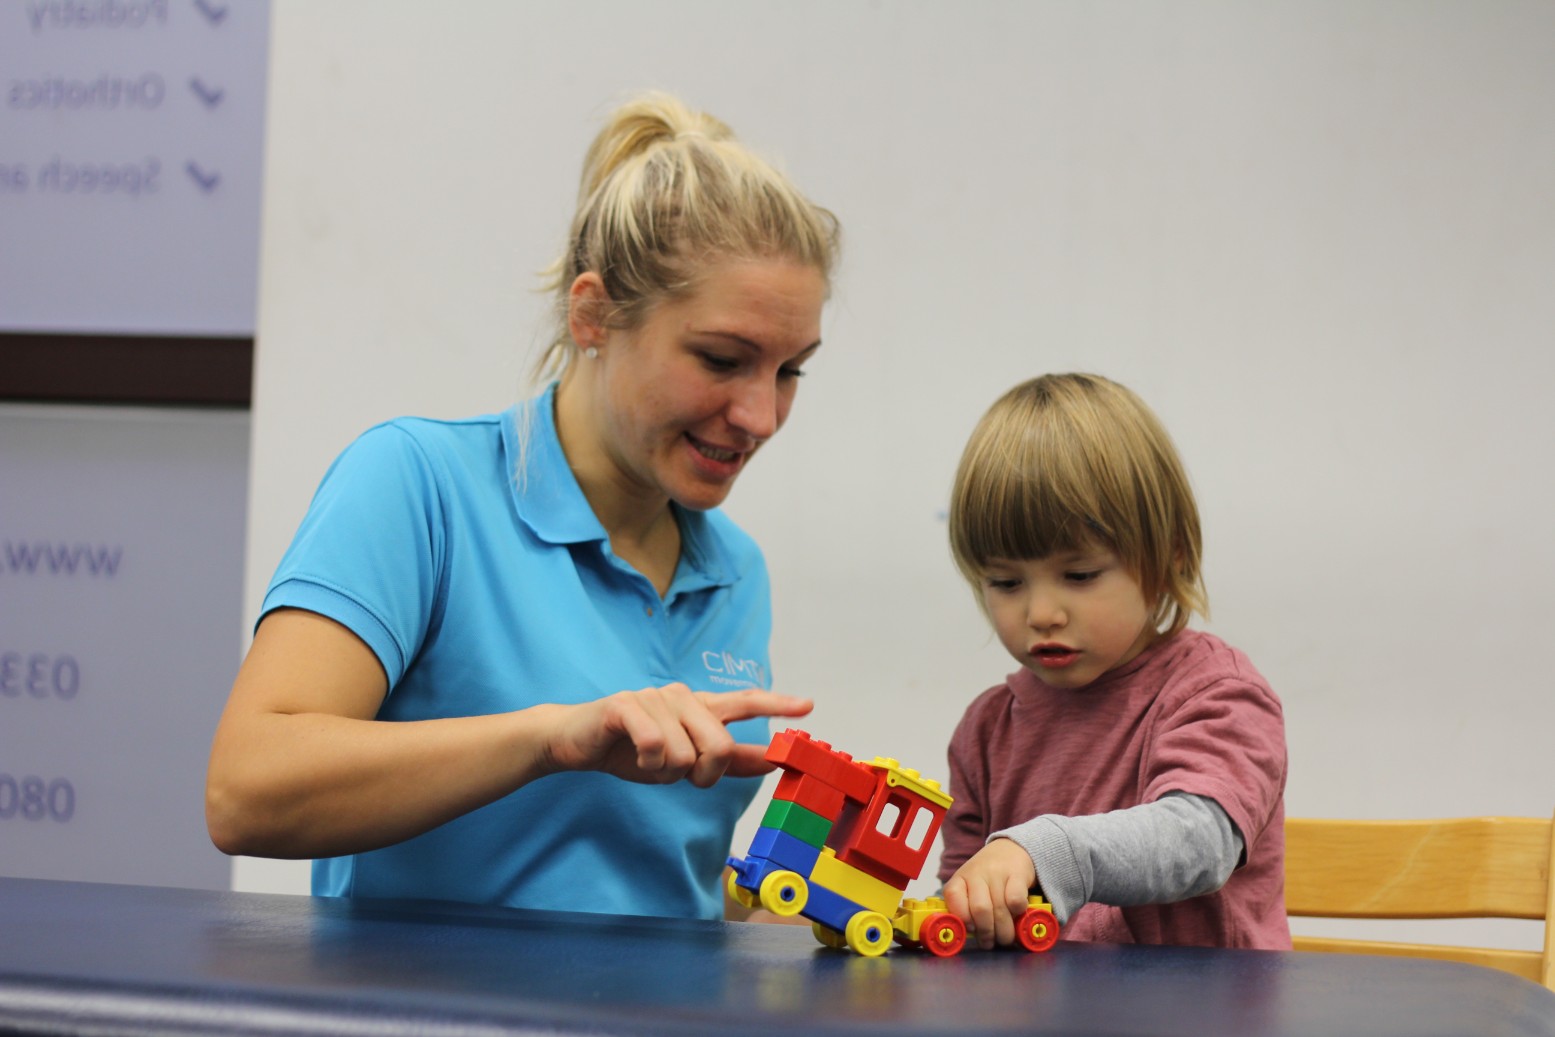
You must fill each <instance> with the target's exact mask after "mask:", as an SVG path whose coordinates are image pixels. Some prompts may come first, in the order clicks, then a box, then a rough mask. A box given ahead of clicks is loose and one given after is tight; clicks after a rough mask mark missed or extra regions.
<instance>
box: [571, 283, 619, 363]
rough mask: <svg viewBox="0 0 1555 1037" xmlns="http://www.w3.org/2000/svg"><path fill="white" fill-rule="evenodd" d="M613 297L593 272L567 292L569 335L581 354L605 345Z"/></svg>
mask: <svg viewBox="0 0 1555 1037" xmlns="http://www.w3.org/2000/svg"><path fill="white" fill-rule="evenodd" d="M609 311H610V295H609V293H607V292H606V291H605V282H604V281H603V280H602V279H601V278H600V276H599V275H598V274H596V273H594V272H593V271H592V270H590V271H586V272H584V273H581V274H579V275H578V276H577V278H576V279H575V280H574V281H573V282H572V287H571V288H570V289H568V290H567V331H568V333H569V334H570V335H571V336H572V341H573V342H575V343H577V346H578V348H579V349H581V350H590V349H599V348H600V347H601V346H603V345H604V344H605V336H606V331H607V328H606V317H607V315H608V314H609Z"/></svg>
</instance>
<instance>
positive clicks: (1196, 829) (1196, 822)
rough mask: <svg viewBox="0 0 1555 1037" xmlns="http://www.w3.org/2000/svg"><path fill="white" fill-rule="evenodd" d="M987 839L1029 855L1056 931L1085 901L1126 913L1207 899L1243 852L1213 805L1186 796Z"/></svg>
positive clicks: (1047, 817)
mask: <svg viewBox="0 0 1555 1037" xmlns="http://www.w3.org/2000/svg"><path fill="white" fill-rule="evenodd" d="M988 838H989V840H990V841H992V840H994V839H999V838H1004V839H1010V840H1012V841H1014V842H1015V843H1017V844H1018V845H1019V846H1020V847H1021V848H1022V849H1024V850H1025V851H1026V852H1027V853H1028V854H1030V855H1031V861H1032V863H1033V864H1034V865H1036V868H1037V884H1038V885H1040V886H1041V887H1042V894H1043V895H1044V896H1045V897H1047V899H1048V900H1049V901H1050V902H1051V903H1052V905H1053V913H1054V914H1055V915H1057V917H1058V921H1059V923H1060V924H1062V923H1064V922H1067V921H1069V919H1070V917H1071V916H1072V915H1073V914H1074V913H1075V912H1076V911H1078V910H1080V908H1082V907H1084V906H1085V905H1086V904H1088V903H1091V902H1092V901H1095V902H1097V903H1102V904H1112V905H1115V906H1118V907H1129V906H1132V905H1136V904H1170V903H1175V902H1176V901H1179V900H1187V899H1188V898H1190V897H1196V896H1201V895H1203V894H1205V893H1213V892H1214V891H1215V890H1217V889H1219V888H1220V887H1221V886H1224V885H1225V884H1226V880H1227V879H1229V878H1230V877H1231V872H1232V871H1233V870H1235V868H1236V866H1237V864H1238V863H1239V862H1240V861H1241V859H1242V849H1243V841H1242V835H1241V833H1240V832H1238V831H1237V830H1236V826H1235V825H1234V824H1232V823H1231V819H1230V818H1229V817H1227V816H1226V812H1225V810H1223V809H1222V808H1221V806H1220V804H1219V803H1216V802H1215V801H1214V800H1213V799H1210V798H1208V797H1206V796H1195V795H1191V794H1189V793H1186V792H1168V793H1167V794H1166V795H1164V796H1162V797H1161V798H1160V799H1158V800H1156V801H1155V802H1154V803H1145V804H1143V805H1141V806H1137V807H1129V808H1127V809H1126V810H1113V811H1110V812H1108V813H1105V814H1089V815H1086V816H1083V817H1063V816H1061V815H1058V814H1043V815H1042V816H1040V817H1036V818H1033V819H1032V820H1030V821H1027V822H1025V823H1024V824H1019V825H1016V826H1014V827H1013V828H1006V829H1004V830H1002V831H998V832H995V833H993V835H990V836H989V837H988Z"/></svg>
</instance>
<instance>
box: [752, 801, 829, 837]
mask: <svg viewBox="0 0 1555 1037" xmlns="http://www.w3.org/2000/svg"><path fill="white" fill-rule="evenodd" d="M761 824H762V826H763V827H765V828H776V829H777V830H778V831H780V832H786V833H787V834H789V835H791V836H793V837H794V838H795V839H799V840H802V841H804V842H807V843H809V844H810V845H811V846H815V847H821V846H825V845H826V837H827V836H828V835H830V834H831V822H830V821H828V820H827V819H826V818H824V817H822V816H821V815H820V814H817V813H816V812H815V811H813V810H806V809H805V808H804V807H802V806H800V805H799V804H798V803H793V802H790V801H788V800H786V799H774V800H773V801H772V804H771V805H770V806H768V807H767V812H766V814H765V815H763V816H762V819H761Z"/></svg>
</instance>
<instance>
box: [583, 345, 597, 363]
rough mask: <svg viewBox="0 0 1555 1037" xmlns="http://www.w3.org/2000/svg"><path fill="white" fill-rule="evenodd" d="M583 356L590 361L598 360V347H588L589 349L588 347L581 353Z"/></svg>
mask: <svg viewBox="0 0 1555 1037" xmlns="http://www.w3.org/2000/svg"><path fill="white" fill-rule="evenodd" d="M583 355H584V356H586V357H588V358H589V359H590V360H598V359H599V347H598V346H590V347H588V348H587V349H585V350H584V351H583Z"/></svg>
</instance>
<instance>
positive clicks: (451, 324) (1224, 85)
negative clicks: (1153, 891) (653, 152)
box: [237, 0, 1555, 889]
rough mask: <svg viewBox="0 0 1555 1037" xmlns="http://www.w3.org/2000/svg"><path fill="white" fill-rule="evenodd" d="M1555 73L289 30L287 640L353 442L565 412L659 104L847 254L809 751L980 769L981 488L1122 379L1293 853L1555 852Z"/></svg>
mask: <svg viewBox="0 0 1555 1037" xmlns="http://www.w3.org/2000/svg"><path fill="white" fill-rule="evenodd" d="M1551 38H1555V5H1550V4H1547V3H1541V2H1522V3H1518V2H1468V0H1464V2H1458V3H1448V2H1402V0H1400V2H1390V3H1338V2H1332V3H1326V2H1294V0H1284V2H1265V3H1260V4H1243V3H1237V2H1210V0H1176V2H1164V3H1156V4H1149V5H1144V4H1134V3H1116V2H1101V3H1088V4H1076V3H1039V2H1030V0H1019V2H1007V3H994V2H983V3H967V4H956V5H951V4H940V3H929V2H904V0H898V2H892V0H876V2H873V3H863V2H840V3H834V2H830V0H824V2H823V0H813V2H785V3H743V4H729V3H723V2H710V0H708V2H703V0H676V2H674V3H673V4H670V3H664V4H649V5H637V4H626V3H600V2H594V3H579V2H543V3H542V2H530V3H525V4H503V3H496V2H489V3H472V4H465V5H459V6H457V7H447V6H439V5H429V4H425V3H410V2H403V0H400V2H387V3H379V2H367V0H355V2H344V0H340V2H335V3H331V4H312V3H306V2H298V0H276V3H275V8H274V23H273V35H272V55H273V63H272V69H271V80H270V82H271V95H270V99H269V128H268V141H267V163H268V168H267V170H266V196H265V206H264V209H265V216H264V248H263V259H262V278H261V308H260V318H259V346H258V372H257V381H256V392H255V405H254V415H253V417H254V422H253V471H252V483H251V491H252V492H251V500H252V504H251V511H250V522H249V536H250V540H249V548H248V560H247V585H248V590H247V608H248V613H249V618H250V619H252V617H253V614H254V612H255V610H256V609H257V605H258V601H259V598H260V595H261V593H262V590H263V587H264V585H265V582H266V580H267V579H268V576H269V574H270V571H271V569H272V568H273V566H274V565H275V563H276V561H277V560H278V558H279V556H280V554H281V552H282V551H283V549H284V547H285V545H286V543H287V541H288V539H289V537H290V535H291V532H292V530H293V528H294V526H295V524H296V522H297V521H298V519H299V517H300V516H301V514H302V512H303V510H304V508H305V506H306V504H307V500H308V498H309V495H310V494H311V492H312V490H313V488H314V485H315V483H316V481H317V479H318V477H319V476H320V474H321V473H322V471H323V469H324V467H325V466H326V464H327V463H328V462H329V460H330V459H331V458H332V457H333V455H334V454H335V453H336V452H337V451H338V450H339V449H340V448H341V447H342V446H343V445H344V444H345V443H346V442H347V441H348V440H349V439H350V437H351V436H353V435H354V434H355V433H356V432H358V431H360V430H361V429H362V428H364V427H365V426H367V425H368V424H370V423H372V422H374V421H377V420H379V419H382V418H385V417H389V416H392V415H396V414H400V413H421V414H432V415H444V416H452V415H460V414H466V413H475V412H484V411H491V410H496V409H500V408H501V407H503V406H505V405H507V404H508V403H509V402H511V401H512V400H513V399H514V398H515V397H517V396H518V395H519V394H520V393H521V392H523V391H524V390H523V386H522V381H523V372H524V370H525V367H526V364H527V361H528V359H529V356H530V348H531V346H532V345H533V343H534V342H535V340H536V338H537V337H538V336H539V334H540V332H541V330H542V325H543V316H544V300H542V299H540V298H539V297H537V296H536V295H535V294H534V293H533V291H532V289H533V287H534V285H535V284H536V278H535V276H534V274H535V272H536V271H537V270H539V269H540V268H541V267H542V266H543V265H544V264H545V263H546V262H547V261H548V260H549V259H550V258H551V256H552V254H553V252H554V251H556V250H557V249H558V248H559V247H560V243H561V238H562V236H563V234H564V232H565V227H566V223H567V219H568V216H569V214H570V211H571V202H572V194H573V190H574V186H575V178H576V175H577V167H578V163H579V161H580V159H581V156H582V152H583V149H584V147H585V145H586V143H587V141H588V140H589V138H590V137H591V135H592V134H593V132H594V131H595V129H596V128H597V126H598V124H599V120H600V118H601V117H602V115H603V114H604V113H605V112H606V111H607V110H608V109H609V107H610V106H611V105H612V104H613V103H614V102H615V101H616V100H618V99H620V98H621V97H622V96H624V95H625V94H627V93H629V92H631V91H633V90H635V89H638V88H641V87H648V86H655V87H664V88H668V89H671V90H674V91H676V92H678V93H680V94H682V95H683V96H684V97H685V98H687V99H688V100H689V101H691V102H693V103H695V104H697V105H700V106H703V107H706V108H708V109H709V110H712V111H714V112H715V113H717V114H718V115H720V116H721V117H723V118H725V119H726V120H727V121H729V122H730V123H731V124H732V125H733V126H734V127H735V128H736V129H737V130H738V131H739V132H740V133H741V135H742V136H743V137H744V138H745V139H747V140H748V141H750V142H751V143H753V144H755V145H756V146H757V147H758V148H759V149H760V150H762V151H764V152H765V153H767V154H769V155H770V156H772V157H774V158H776V159H778V160H779V161H780V162H781V163H782V164H783V165H784V166H786V167H787V168H788V169H789V170H790V171H791V172H792V173H793V175H794V176H795V178H796V180H797V181H798V182H799V183H800V184H801V185H803V186H804V187H805V188H806V189H807V190H808V191H809V193H810V194H811V195H812V196H813V197H814V198H816V199H817V200H818V201H820V202H822V203H823V204H826V205H828V206H830V207H831V208H833V209H834V210H835V211H836V212H837V213H838V214H839V216H840V217H841V219H842V221H843V224H844V227H845V231H846V234H847V242H846V257H845V262H844V268H843V270H842V272H841V275H840V277H839V279H838V282H837V287H836V293H835V297H834V301H833V304H832V305H831V307H830V309H829V311H828V315H827V318H826V323H825V327H824V335H825V340H826V347H825V349H824V350H823V355H822V356H820V357H818V358H817V361H816V363H814V364H813V365H812V367H811V375H810V377H808V378H807V379H806V380H805V385H804V388H803V392H802V393H801V399H800V401H799V403H798V406H797V407H796V410H795V413H794V416H793V418H792V421H791V423H790V425H789V426H788V427H787V429H785V431H784V432H783V434H782V436H780V437H779V438H778V439H777V440H776V441H775V442H774V443H773V445H772V446H771V447H769V448H768V449H767V450H766V451H764V452H763V456H762V458H761V460H760V462H759V463H758V464H757V465H756V466H755V468H754V469H753V470H752V471H751V472H750V473H748V474H747V475H746V476H745V478H744V480H743V481H742V484H741V485H740V487H739V488H738V489H737V490H736V492H735V494H734V496H733V497H732V498H731V502H730V505H729V510H730V511H731V512H732V513H733V514H734V515H735V516H736V517H737V518H738V519H739V520H740V521H741V522H743V523H744V524H745V525H746V526H747V528H749V529H751V530H752V531H753V532H754V533H755V534H756V535H757V536H758V538H759V539H760V540H761V542H762V543H763V545H764V546H765V548H766V550H767V553H768V558H769V561H770V563H771V566H772V570H773V575H774V582H775V586H776V595H777V600H776V609H777V612H776V635H775V642H774V646H773V651H774V664H775V669H776V673H777V677H778V686H779V687H780V688H781V689H782V690H787V691H791V692H799V693H803V694H807V695H813V696H815V698H816V699H817V702H818V705H817V708H816V711H815V713H814V715H813V716H812V718H810V720H809V721H808V722H807V726H808V727H809V729H810V730H811V731H813V732H814V733H816V734H817V735H818V736H819V737H824V738H827V739H829V740H831V741H832V742H834V743H836V744H837V745H838V746H839V747H842V748H846V749H849V750H850V751H852V752H854V753H855V754H858V755H864V756H869V755H873V754H876V753H879V754H886V755H892V756H896V757H899V758H901V759H902V760H903V761H904V762H905V763H907V764H908V765H910V766H917V767H919V768H920V769H922V770H924V771H925V772H926V773H928V774H930V775H935V774H940V775H942V774H943V772H944V767H945V765H944V748H945V743H946V740H947V737H948V735H949V732H950V729H951V727H952V725H953V724H954V723H955V720H956V718H957V717H958V716H959V714H960V712H961V709H962V707H963V705H964V704H965V703H966V702H967V701H968V700H969V699H970V698H971V697H972V696H973V695H975V694H976V693H977V692H979V691H981V690H982V689H983V688H985V687H986V686H988V685H990V684H992V683H994V682H996V681H997V680H999V679H1000V678H1001V676H1002V675H1003V674H1004V673H1005V672H1007V671H1008V670H1009V669H1011V668H1012V667H1013V663H1012V662H1011V661H1010V660H1009V659H1007V658H1006V657H1005V656H1004V655H1003V654H1002V652H1001V651H1000V650H999V649H998V647H997V645H996V644H995V643H993V642H991V641H990V639H989V637H988V636H987V634H986V632H985V630H984V627H983V625H982V621H981V620H980V618H979V617H978V615H977V612H976V610H975V608H974V607H973V605H972V602H971V599H970V596H969V594H968V593H967V591H966V590H965V589H964V588H963V587H962V586H961V585H960V584H959V583H958V578H957V577H956V575H955V573H954V571H953V569H952V566H951V564H950V562H949V559H948V555H947V551H946V548H945V528H944V517H943V509H944V507H945V500H946V494H947V487H948V483H949V479H950V475H951V471H952V468H953V466H954V463H955V460H956V457H957V456H958V454H959V450H960V446H961V444H962V442H963V440H964V437H965V436H966V434H967V432H968V431H969V430H970V428H971V426H972V425H973V423H974V422H975V421H976V419H977V417H978V416H979V415H980V413H981V412H982V410H983V408H985V407H986V406H987V405H988V403H990V402H991V401H992V399H993V398H994V397H995V396H996V395H997V394H998V393H999V392H1000V391H1002V390H1003V389H1004V388H1006V387H1007V386H1009V385H1010V384H1012V383H1014V382H1015V381H1017V380H1020V379H1023V378H1025V377H1028V376H1031V375H1034V374H1037V373H1040V372H1042V371H1046V370H1060V369H1087V370H1094V371H1099V372H1102V373H1105V374H1108V375H1110V376H1112V377H1115V378H1117V379H1119V380H1121V381H1123V382H1125V383H1126V384H1129V385H1130V386H1132V387H1134V388H1135V389H1137V390H1138V391H1139V392H1140V393H1142V394H1143V395H1144V397H1145V398H1146V399H1147V400H1149V401H1150V402H1151V403H1152V404H1153V405H1154V406H1155V407H1156V408H1157V409H1158V411H1159V412H1160V414H1161V415H1162V417H1163V418H1164V420H1165V421H1166V423H1167V424H1168V427H1169V428H1171V429H1172V431H1173V432H1174V434H1175V436H1176V438H1177V440H1178V443H1179V446H1180V447H1181V449H1182V451H1183V454H1184V455H1185V458H1186V460H1187V463H1188V466H1189V469H1190V472H1191V474H1192V476H1193V478H1194V480H1195V483H1196V486H1197V488H1198V492H1199V494H1200V504H1201V507H1202V510H1203V514H1204V522H1205V528H1206V548H1207V567H1208V581H1209V588H1210V594H1211V599H1212V602H1213V604H1214V617H1213V623H1212V624H1210V627H1211V628H1212V629H1214V630H1216V631H1217V632H1219V633H1221V634H1222V635H1224V636H1225V637H1227V638H1228V639H1230V640H1231V641H1232V642H1233V643H1236V644H1238V645H1240V646H1241V647H1243V648H1244V649H1246V650H1247V651H1248V652H1249V653H1250V654H1251V656H1252V657H1253V659H1254V660H1255V662H1256V663H1257V664H1258V665H1259V666H1260V668H1262V669H1263V670H1264V672H1265V673H1266V675H1267V676H1268V677H1269V678H1270V680H1271V681H1272V682H1273V684H1274V686H1275V688H1276V689H1277V690H1278V691H1279V692H1280V694H1281V695H1282V696H1283V698H1284V701H1285V705H1286V711H1287V720H1288V725H1289V728H1288V729H1289V739H1290V749H1291V778H1290V786H1289V793H1288V797H1287V802H1288V806H1289V809H1290V810H1291V812H1292V813H1300V814H1330V815H1347V814H1353V815H1396V816H1410V815H1414V816H1436V815H1456V814H1469V813H1483V812H1502V813H1527V814H1547V813H1549V811H1550V810H1551V807H1552V804H1555V755H1552V754H1551V753H1550V752H1549V751H1548V749H1547V742H1548V739H1547V732H1548V731H1549V730H1550V728H1551V724H1552V721H1555V704H1552V696H1550V694H1549V693H1548V692H1549V687H1548V680H1547V678H1546V677H1545V675H1544V673H1543V668H1542V666H1541V665H1540V664H1541V663H1542V658H1541V657H1540V656H1539V654H1538V651H1539V646H1541V645H1543V644H1546V643H1547V641H1546V638H1547V633H1546V632H1547V631H1548V630H1549V628H1550V627H1551V624H1552V620H1555V597H1552V595H1555V592H1552V590H1551V588H1552V586H1555V582H1552V580H1551V575H1552V571H1551V570H1552V565H1551V554H1552V548H1551V546H1550V545H1551V538H1550V537H1549V535H1548V532H1547V528H1546V527H1547V525H1548V516H1549V515H1550V514H1551V512H1552V504H1555V501H1552V496H1555V494H1552V492H1551V486H1550V482H1551V481H1550V478H1549V471H1550V457H1549V455H1550V449H1549V448H1550V444H1551V442H1552V433H1555V418H1552V416H1551V409H1550V408H1549V406H1548V405H1547V401H1546V399H1545V397H1546V395H1547V391H1548V389H1549V388H1550V386H1551V385H1552V382H1555V378H1552V375H1555V361H1552V359H1551V355H1550V350H1549V348H1548V347H1549V344H1550V337H1551V335H1550V329H1551V328H1555V292H1552V291H1551V290H1550V288H1551V285H1552V284H1555V202H1552V199H1555V192H1552V191H1551V190H1550V185H1551V184H1552V183H1555V106H1551V105H1550V103H1549V100H1550V98H1551V97H1552V96H1555V61H1551V60H1550V52H1549V42H1548V41H1549V40H1550V39H1551ZM237 883H238V885H239V886H240V887H244V888H287V889H302V888H305V886H304V884H303V883H304V879H303V877H302V872H301V871H300V870H299V869H297V868H296V867H295V866H281V865H274V864H260V863H256V862H240V865H239V868H238V870H237Z"/></svg>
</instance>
